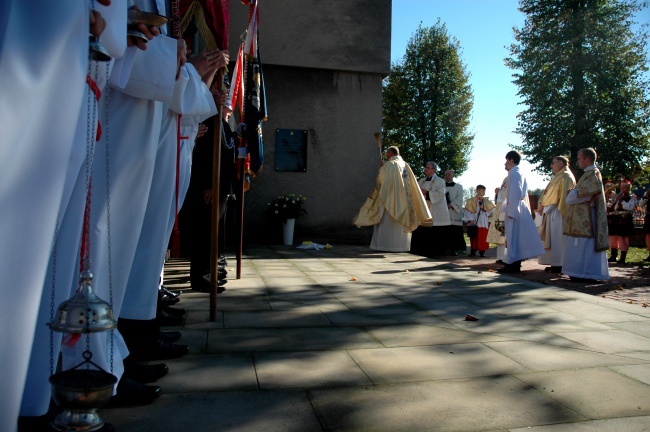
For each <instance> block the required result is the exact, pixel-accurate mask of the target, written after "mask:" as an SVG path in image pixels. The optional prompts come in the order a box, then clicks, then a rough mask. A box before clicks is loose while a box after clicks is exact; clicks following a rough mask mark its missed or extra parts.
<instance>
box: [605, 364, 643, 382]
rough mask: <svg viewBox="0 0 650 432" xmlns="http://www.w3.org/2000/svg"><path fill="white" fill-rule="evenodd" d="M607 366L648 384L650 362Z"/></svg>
mask: <svg viewBox="0 0 650 432" xmlns="http://www.w3.org/2000/svg"><path fill="white" fill-rule="evenodd" d="M609 368H610V369H612V370H615V371H616V372H620V373H622V374H623V375H626V376H629V377H630V378H634V379H635V380H637V381H641V382H642V383H645V384H650V364H640V365H626V366H610V367H609Z"/></svg>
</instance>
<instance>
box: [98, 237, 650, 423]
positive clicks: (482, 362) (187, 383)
mask: <svg viewBox="0 0 650 432" xmlns="http://www.w3.org/2000/svg"><path fill="white" fill-rule="evenodd" d="M467 259H468V258H459V259H455V260H454V262H451V261H437V260H430V259H422V258H419V257H414V256H412V255H409V254H400V253H397V254H382V253H376V252H372V251H370V250H369V249H368V248H367V247H358V246H337V245H334V248H333V249H331V250H327V251H313V250H312V251H304V250H299V249H294V248H291V247H264V246H260V247H250V248H248V249H247V250H246V256H245V259H244V261H243V277H242V278H241V279H239V280H236V279H231V280H230V282H229V283H228V285H227V288H228V290H227V291H226V292H225V293H224V294H221V295H219V298H218V315H217V316H218V319H217V321H216V322H208V321H209V319H208V317H209V302H208V295H207V294H196V293H184V294H183V296H182V298H183V301H182V302H181V303H180V304H179V306H182V307H185V308H186V309H187V310H188V311H189V313H188V317H187V321H186V323H185V325H184V327H183V335H184V336H183V339H182V341H183V342H185V343H188V344H190V346H191V353H190V354H189V355H187V356H186V357H184V358H181V359H178V360H173V361H169V362H168V364H169V367H170V370H171V372H170V374H169V375H168V376H167V377H165V378H163V379H162V380H160V382H159V384H160V385H161V386H162V387H163V390H164V394H163V395H162V396H161V397H160V398H159V399H158V400H157V401H155V402H154V403H153V404H152V405H150V406H147V407H141V408H130V409H103V410H102V411H101V413H102V416H103V417H104V418H105V419H106V420H107V421H109V422H111V423H112V424H113V425H115V426H116V428H117V430H118V431H119V432H131V431H134V432H135V431H137V432H149V431H166V432H167V431H172V432H173V431H186V430H191V431H192V432H207V431H265V432H266V431H518V432H519V431H534V432H559V431H617V432H618V431H650V308H644V307H643V306H642V305H641V304H638V303H635V304H628V303H626V302H625V301H617V300H614V299H612V298H603V297H601V293H598V295H593V294H587V293H583V292H577V291H576V290H573V289H566V288H562V287H557V286H553V285H548V284H544V283H539V282H535V281H531V280H526V279H523V278H515V277H512V276H502V275H499V274H498V273H495V272H490V271H489V267H490V266H491V265H493V264H491V263H493V262H494V260H493V259H492V260H491V261H490V262H487V263H486V264H485V265H486V266H487V268H486V269H481V268H478V267H469V266H467V264H466V260H467ZM230 263H231V265H232V267H234V260H233V259H232V258H231V259H230ZM542 273H543V272H542ZM166 274H167V282H166V283H167V284H168V285H170V286H171V287H175V288H183V287H184V286H186V283H187V267H186V266H185V263H183V262H172V263H170V264H169V265H168V266H167V271H166ZM231 277H234V272H233V271H231ZM543 282H544V281H543ZM646 285H647V283H646ZM580 289H581V290H585V289H590V288H585V287H581V288H580ZM593 289H595V290H600V289H601V288H598V287H594V288H593ZM467 314H471V315H474V316H475V317H477V318H478V321H466V320H465V317H466V315H467Z"/></svg>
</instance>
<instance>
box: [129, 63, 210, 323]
mask: <svg viewBox="0 0 650 432" xmlns="http://www.w3.org/2000/svg"><path fill="white" fill-rule="evenodd" d="M216 112H217V107H216V105H215V103H214V99H213V96H212V94H211V92H210V90H209V89H208V87H207V86H206V85H205V83H203V81H202V80H201V76H200V75H199V74H198V72H197V71H196V69H194V66H192V65H191V64H187V65H186V66H185V67H184V68H183V69H182V73H181V77H180V79H179V80H178V81H176V84H175V86H174V97H173V99H172V102H171V103H170V105H169V109H168V110H167V113H166V116H165V118H164V120H163V123H162V128H161V133H160V140H159V143H158V150H157V153H156V162H155V168H154V174H153V180H152V182H151V189H150V191H149V196H148V200H147V209H146V212H145V217H144V221H143V224H142V230H141V231H140V238H139V239H138V246H137V249H136V252H135V256H134V258H133V265H132V267H131V272H130V274H129V280H128V282H127V287H126V293H125V296H124V302H123V304H122V309H121V313H120V318H126V319H134V320H150V319H154V318H155V317H156V306H157V300H158V286H159V282H160V281H159V278H160V269H161V267H162V265H163V262H164V260H165V253H166V251H167V245H168V244H169V236H170V234H171V230H169V232H168V231H167V230H168V225H169V215H170V213H171V212H172V209H174V210H175V208H176V156H177V155H176V154H177V150H178V149H177V146H178V114H182V117H183V118H185V117H188V118H192V117H193V118H195V119H196V122H197V123H198V121H199V120H203V119H205V118H207V117H209V116H212V115H214V114H216ZM181 144H182V143H181ZM181 154H182V148H181ZM190 166H191V161H190ZM185 171H187V170H185ZM188 177H189V175H188ZM188 185H189V184H188ZM179 204H182V201H181V202H180V203H179Z"/></svg>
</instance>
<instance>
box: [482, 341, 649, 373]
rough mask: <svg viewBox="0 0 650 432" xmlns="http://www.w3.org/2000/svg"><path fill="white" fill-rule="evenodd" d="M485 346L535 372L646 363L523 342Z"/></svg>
mask: <svg viewBox="0 0 650 432" xmlns="http://www.w3.org/2000/svg"><path fill="white" fill-rule="evenodd" d="M485 345H487V346H488V347H490V348H492V349H493V350H495V351H496V352H498V353H501V354H503V355H504V356H506V357H508V358H511V359H513V360H514V361H516V362H517V363H520V364H522V365H524V366H526V367H527V368H529V369H531V370H534V371H547V370H558V369H574V368H585V367H596V366H612V365H624V364H639V363H643V361H642V360H633V359H632V360H631V359H630V358H629V357H623V356H617V355H613V354H603V353H601V352H595V351H589V350H581V349H576V348H567V347H558V346H553V345H546V344H540V343H535V342H528V341H520V340H516V341H504V342H485Z"/></svg>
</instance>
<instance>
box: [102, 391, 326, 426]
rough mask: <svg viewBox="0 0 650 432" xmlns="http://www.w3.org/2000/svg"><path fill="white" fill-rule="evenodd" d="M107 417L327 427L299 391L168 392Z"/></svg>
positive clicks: (147, 422) (119, 422)
mask: <svg viewBox="0 0 650 432" xmlns="http://www.w3.org/2000/svg"><path fill="white" fill-rule="evenodd" d="M102 417H103V418H104V419H105V420H106V421H107V422H109V423H111V424H113V426H115V428H116V430H117V431H119V432H171V431H191V432H216V431H219V432H221V431H228V432H240V431H241V432H245V431H246V432H251V431H264V432H267V431H268V432H305V431H320V430H322V429H321V426H320V424H319V422H318V419H317V417H316V416H315V414H314V412H313V409H312V407H311V403H310V400H309V398H308V397H307V395H306V394H305V393H304V392H300V391H297V392H290V391H274V392H259V391H255V392H253V391H248V392H212V393H176V394H163V395H162V396H161V397H160V398H158V399H157V400H156V402H155V403H154V404H152V405H149V406H145V407H138V408H130V409H121V410H117V409H107V410H103V411H102Z"/></svg>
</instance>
